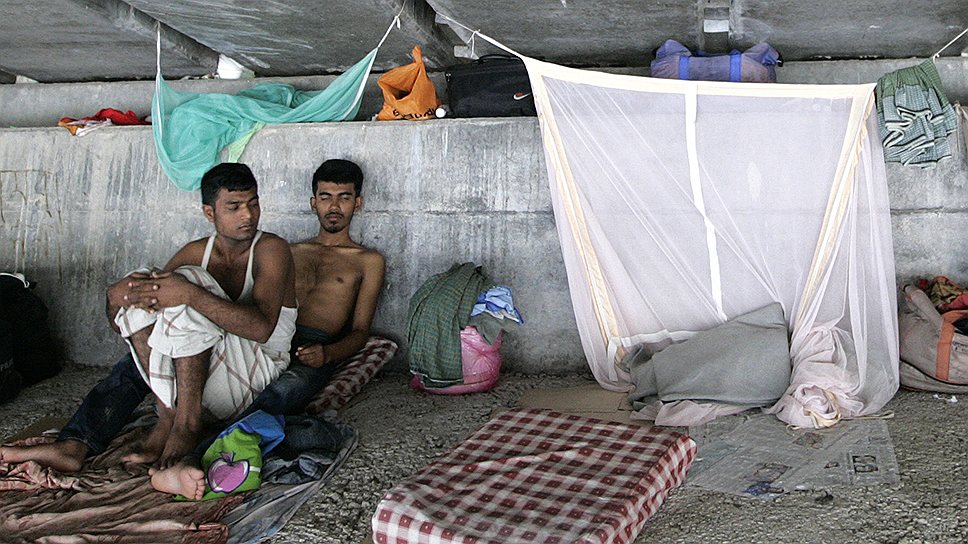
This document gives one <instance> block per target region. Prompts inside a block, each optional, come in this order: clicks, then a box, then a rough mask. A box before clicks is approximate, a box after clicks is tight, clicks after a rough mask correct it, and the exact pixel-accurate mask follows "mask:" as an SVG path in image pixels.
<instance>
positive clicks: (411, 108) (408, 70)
mask: <svg viewBox="0 0 968 544" xmlns="http://www.w3.org/2000/svg"><path fill="white" fill-rule="evenodd" d="M377 85H379V86H380V89H382V90H383V109H382V110H380V113H379V114H378V115H377V116H376V118H377V120H378V121H392V120H394V119H408V120H411V121H419V120H421V119H433V118H435V117H436V115H435V113H434V112H435V111H436V110H437V106H439V105H440V100H437V89H435V88H434V84H433V82H432V81H430V78H429V77H427V68H426V67H424V62H423V56H422V55H421V54H420V46H419V45H415V46H413V62H412V63H410V64H407V65H405V66H400V67H399V68H394V69H393V70H390V71H389V72H387V73H385V74H383V75H382V76H380V79H378V80H377Z"/></svg>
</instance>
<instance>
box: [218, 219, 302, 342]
mask: <svg viewBox="0 0 968 544" xmlns="http://www.w3.org/2000/svg"><path fill="white" fill-rule="evenodd" d="M261 237H262V231H261V230H257V231H256V232H255V237H253V238H252V245H250V246H249V262H248V264H246V266H245V282H244V283H243V284H242V292H241V293H239V296H238V298H236V299H235V300H234V301H233V302H236V303H238V304H252V303H253V299H252V287H253V286H254V285H255V279H254V278H253V277H252V262H253V261H254V260H255V245H256V244H257V243H258V242H259V238H261ZM214 247H215V235H214V234H213V235H212V236H210V237H209V239H208V245H206V246H205V255H204V256H202V268H204V269H205V270H208V261H209V259H210V258H211V257H212V248H214ZM295 333H296V309H295V308H289V307H287V306H283V307H282V308H280V309H279V319H278V320H276V328H275V329H273V331H272V335H271V336H269V339H268V340H266V342H265V344H262V345H263V346H265V347H266V349H270V350H273V351H277V352H279V355H280V356H281V355H282V354H285V358H286V359H287V360H288V359H289V344H290V342H292V336H293V334H295Z"/></svg>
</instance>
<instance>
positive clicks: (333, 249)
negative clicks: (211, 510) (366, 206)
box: [2, 160, 385, 497]
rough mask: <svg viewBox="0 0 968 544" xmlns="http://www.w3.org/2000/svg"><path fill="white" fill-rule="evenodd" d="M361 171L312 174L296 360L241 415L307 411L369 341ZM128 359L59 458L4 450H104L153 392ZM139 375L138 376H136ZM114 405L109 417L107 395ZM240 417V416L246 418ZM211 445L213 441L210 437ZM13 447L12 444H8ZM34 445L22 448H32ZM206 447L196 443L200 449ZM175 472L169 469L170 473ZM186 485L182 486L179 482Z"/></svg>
mask: <svg viewBox="0 0 968 544" xmlns="http://www.w3.org/2000/svg"><path fill="white" fill-rule="evenodd" d="M362 180H363V175H362V172H361V171H360V168H359V167H358V166H357V165H356V164H354V163H352V162H350V161H344V160H330V161H326V162H325V163H323V165H322V166H320V167H319V169H318V170H317V171H316V173H315V174H314V175H313V180H312V191H313V193H312V195H313V196H312V198H311V199H310V202H309V204H310V207H311V209H312V210H313V211H314V212H315V213H316V215H317V218H318V219H319V224H320V227H319V232H318V234H317V236H316V237H315V238H311V239H309V240H306V241H303V242H300V243H297V244H293V245H292V246H291V247H292V252H293V257H294V260H295V267H296V291H297V298H298V300H299V314H298V317H297V333H296V337H295V338H294V339H293V359H292V364H290V367H289V369H288V370H287V371H286V372H284V373H283V374H282V375H281V376H280V377H279V379H277V380H276V381H274V382H273V383H271V384H270V385H269V386H268V387H267V388H266V389H265V390H264V391H263V392H262V393H261V394H260V396H259V397H258V398H257V399H256V400H255V402H253V404H252V406H250V407H249V409H248V410H246V412H244V413H243V414H242V416H245V415H248V413H251V412H252V411H255V410H256V409H262V410H265V411H266V412H268V413H271V414H296V413H299V412H301V411H302V410H303V408H304V407H305V406H306V404H307V403H308V402H309V401H310V400H311V398H312V396H313V395H315V394H316V392H318V391H319V390H320V389H321V388H322V387H323V386H324V385H325V384H326V382H327V381H328V380H329V377H330V376H331V375H332V373H333V371H334V370H335V369H336V368H337V366H338V364H339V362H341V361H342V360H344V359H346V358H348V357H350V356H352V355H353V354H355V353H356V352H357V351H359V350H360V349H361V348H362V347H363V345H365V343H366V339H367V337H368V336H369V328H370V324H371V323H372V321H373V315H374V313H375V312H376V303H377V299H378V298H379V293H380V291H381V290H382V288H383V276H384V268H385V263H384V259H383V256H381V255H380V254H379V253H377V252H376V251H373V250H369V249H366V248H364V247H362V246H360V245H359V244H357V243H355V242H354V241H353V240H352V239H351V238H350V236H349V228H348V227H349V224H350V222H351V220H352V218H353V214H354V213H355V212H356V211H357V210H359V209H360V207H361V206H362V205H363V198H362V196H361V189H362ZM125 362H126V361H125V360H122V361H120V362H119V363H118V364H117V365H115V368H114V370H113V371H112V373H111V374H110V375H109V376H108V377H107V378H105V379H104V380H102V382H101V383H99V384H98V385H97V386H96V387H95V389H94V390H92V391H91V393H89V394H88V396H87V397H86V398H85V400H84V403H83V404H82V405H81V408H80V409H79V410H78V411H77V413H75V415H74V418H72V419H71V422H70V423H68V425H67V426H65V427H64V429H63V430H62V431H61V434H60V436H59V439H58V440H59V441H58V442H56V443H55V445H56V444H65V443H66V444H72V443H76V444H79V445H80V446H83V449H80V448H78V449H79V450H80V453H74V454H73V456H71V457H69V458H67V461H68V462H66V463H64V462H63V459H62V460H61V463H60V464H57V465H55V464H54V463H53V461H54V459H51V458H43V457H39V456H37V455H36V454H35V455H26V454H23V453H21V452H18V453H17V454H16V456H15V457H14V456H11V455H10V454H2V455H4V457H3V458H4V459H7V460H10V461H22V460H27V459H33V460H35V461H38V462H40V463H41V464H45V465H48V466H53V467H54V468H57V469H59V470H62V471H76V470H79V469H80V467H81V464H82V463H83V460H84V458H85V456H86V455H88V454H89V453H100V452H102V451H104V450H105V449H106V448H107V445H108V443H109V442H110V440H111V439H112V438H113V437H114V436H115V435H117V434H118V433H119V432H120V431H121V429H122V427H123V426H124V424H125V423H126V422H127V420H128V417H130V414H131V412H132V411H133V410H134V409H135V408H136V407H137V405H138V403H139V402H140V401H141V399H142V398H143V397H144V396H145V395H146V394H147V391H146V386H145V385H144V381H143V380H141V379H140V376H139V375H138V374H137V372H133V368H134V367H133V365H131V364H125ZM132 374H133V375H132ZM108 398H110V399H113V402H114V405H113V407H114V408H117V409H116V410H111V411H110V412H109V414H110V419H107V420H106V418H105V414H106V413H107V412H106V410H105V409H104V408H105V404H106V400H105V399H108ZM242 416H240V417H242ZM205 445H206V446H207V444H205ZM6 449H13V448H6ZM27 449H30V448H20V450H27ZM199 449H200V450H201V452H204V449H205V448H204V447H201V448H196V452H198V451H199ZM199 473H200V471H199V472H193V471H190V474H189V475H188V477H187V478H185V482H186V483H184V484H182V480H181V479H180V478H179V477H178V476H176V477H175V478H168V480H169V482H168V484H167V485H165V484H164V483H163V480H164V479H165V478H164V477H158V478H156V480H157V481H158V482H162V485H163V487H164V490H166V491H167V492H170V493H179V492H181V493H182V494H184V495H185V496H188V497H193V496H195V495H196V493H195V492H194V490H193V489H192V487H191V486H193V485H197V484H198V482H199V480H198V479H197V478H198V474H199ZM170 474H172V473H166V476H168V475H170ZM182 485H184V487H181V486H182Z"/></svg>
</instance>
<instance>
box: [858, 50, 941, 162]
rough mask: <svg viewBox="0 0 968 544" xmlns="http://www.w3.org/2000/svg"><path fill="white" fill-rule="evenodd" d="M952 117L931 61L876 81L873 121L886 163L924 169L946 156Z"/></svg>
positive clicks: (889, 74) (936, 71)
mask: <svg viewBox="0 0 968 544" xmlns="http://www.w3.org/2000/svg"><path fill="white" fill-rule="evenodd" d="M956 117H957V116H956V114H955V110H954V108H953V107H952V106H951V103H949V102H948V98H947V97H946V96H945V93H944V89H943V88H942V86H941V76H940V75H938V68H937V67H936V66H935V65H934V61H932V60H927V61H925V62H922V63H921V64H918V65H916V66H910V67H908V68H902V69H900V70H896V71H894V72H891V73H888V74H884V75H883V76H881V78H880V79H879V80H877V118H878V121H879V122H880V129H881V139H882V140H883V142H884V160H885V161H887V162H899V163H902V164H916V165H919V166H922V167H926V168H927V167H933V166H934V165H935V164H937V162H938V161H939V160H941V159H943V158H945V157H950V156H951V144H950V143H949V142H948V135H949V134H951V133H952V132H954V130H955V128H956V126H957V118H956Z"/></svg>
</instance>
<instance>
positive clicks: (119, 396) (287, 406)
mask: <svg viewBox="0 0 968 544" xmlns="http://www.w3.org/2000/svg"><path fill="white" fill-rule="evenodd" d="M323 340H325V342H324V341H323ZM334 340H335V339H334V338H333V337H332V336H330V335H327V334H326V333H324V332H322V331H317V330H315V329H310V328H309V327H301V326H299V327H297V332H296V337H295V338H293V342H292V346H293V352H292V353H291V354H290V356H291V359H290V360H291V361H292V362H291V363H290V365H289V368H288V369H287V370H286V371H285V372H283V373H282V374H280V375H279V377H278V378H276V379H275V381H273V382H272V383H270V384H269V385H268V386H266V388H265V389H263V390H262V392H261V393H259V396H258V397H256V398H255V400H254V401H253V402H252V404H251V405H250V406H249V407H248V408H247V409H246V410H245V411H244V412H242V414H241V415H240V416H239V417H238V418H236V419H234V420H232V421H230V422H228V424H227V425H226V426H228V425H231V424H232V423H235V422H236V421H238V420H240V419H242V418H243V417H245V416H247V415H249V414H251V413H253V412H255V411H256V410H264V411H266V412H267V413H269V414H272V415H280V416H286V415H295V414H299V413H301V412H302V411H303V409H305V408H306V405H307V404H309V401H310V400H312V398H313V396H314V395H315V394H316V393H317V392H319V390H321V389H322V388H323V386H325V385H326V383H327V382H328V381H329V379H330V377H331V376H332V375H333V372H334V371H335V370H336V365H333V364H328V365H323V366H321V367H319V368H312V367H308V366H305V365H302V364H300V363H299V362H298V359H297V358H296V356H295V349H296V348H297V347H299V346H301V345H303V344H306V343H310V342H313V343H320V344H323V343H325V344H329V343H332V342H333V341H334ZM149 393H151V388H149V387H148V384H146V383H145V381H144V379H142V378H141V373H140V372H138V368H137V367H136V366H135V362H134V358H133V357H131V354H130V353H129V354H127V355H125V356H124V357H122V358H121V360H119V361H118V362H117V363H116V364H115V365H114V368H112V369H111V373H110V374H108V376H107V377H106V378H104V379H103V380H101V381H100V382H99V383H98V384H97V385H95V386H94V389H91V391H90V392H89V393H88V394H87V396H86V397H84V401H83V402H82V403H81V407H80V408H78V409H77V411H76V412H74V416H73V417H72V418H71V420H70V421H69V422H68V423H67V425H66V426H65V427H64V428H63V429H61V432H60V434H59V435H58V436H57V439H58V440H77V441H79V442H82V443H84V444H85V445H86V446H87V447H88V448H89V449H90V451H89V454H91V455H96V454H99V453H101V452H103V451H104V450H106V449H107V447H108V444H110V443H111V440H114V437H115V436H117V435H118V434H119V433H120V432H121V429H123V428H124V426H125V425H127V424H128V423H129V422H130V421H131V416H132V415H133V414H134V411H135V410H136V409H137V408H138V405H140V404H141V401H143V400H144V398H145V397H147V396H148V394H149ZM215 437H216V435H213V436H212V437H210V439H208V440H203V441H202V443H201V444H200V445H199V447H200V448H201V449H200V452H202V453H203V452H204V451H205V449H207V448H208V446H209V444H211V442H212V441H213V440H214V439H215Z"/></svg>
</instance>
